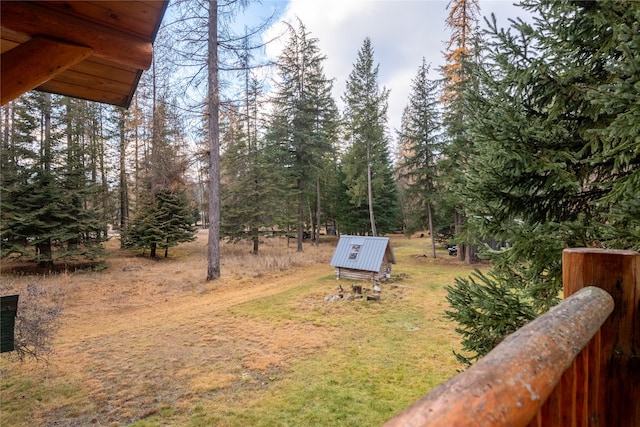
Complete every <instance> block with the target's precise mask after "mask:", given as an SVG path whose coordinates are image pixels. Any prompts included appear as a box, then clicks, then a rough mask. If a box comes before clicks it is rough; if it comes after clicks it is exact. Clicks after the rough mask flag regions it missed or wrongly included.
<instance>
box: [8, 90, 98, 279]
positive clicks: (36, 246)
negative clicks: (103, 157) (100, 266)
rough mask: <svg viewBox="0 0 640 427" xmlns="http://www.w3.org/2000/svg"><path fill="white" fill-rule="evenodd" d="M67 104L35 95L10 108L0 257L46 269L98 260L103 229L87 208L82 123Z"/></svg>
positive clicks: (40, 94)
mask: <svg viewBox="0 0 640 427" xmlns="http://www.w3.org/2000/svg"><path fill="white" fill-rule="evenodd" d="M71 103H72V102H71V101H70V100H68V99H67V98H60V97H53V96H52V95H50V94H42V93H37V92H30V93H27V94H25V95H23V96H22V97H20V98H19V99H18V100H16V101H15V102H14V103H12V108H15V112H14V115H13V119H14V120H13V123H12V126H13V128H12V129H11V132H10V135H8V137H7V138H3V141H4V144H3V145H4V146H3V155H2V165H1V166H2V197H1V198H0V200H1V203H2V209H1V218H2V227H1V228H2V241H3V244H2V257H5V256H9V255H12V254H13V255H23V256H27V257H28V259H30V260H32V261H35V262H37V263H38V264H39V266H40V267H43V268H49V269H50V268H52V267H53V265H54V261H56V260H65V261H67V260H71V259H75V258H77V257H83V258H89V259H94V258H96V257H97V256H99V255H100V249H101V246H100V231H101V230H102V229H103V228H104V225H103V224H101V222H100V221H99V220H98V219H97V218H96V217H95V215H94V213H93V212H92V211H91V210H90V209H88V208H87V206H86V201H87V199H88V198H89V196H90V191H91V187H90V185H89V183H88V182H87V173H86V169H85V166H84V150H83V148H82V145H81V144H80V140H79V139H80V138H81V136H84V133H85V130H84V127H83V123H84V118H83V117H78V116H76V115H74V114H73V113H72V110H71ZM59 118H61V119H62V120H59ZM64 132H66V134H67V138H66V146H65V144H64V143H63V140H64V138H63V135H64ZM5 148H6V152H5V151H4V149H5Z"/></svg>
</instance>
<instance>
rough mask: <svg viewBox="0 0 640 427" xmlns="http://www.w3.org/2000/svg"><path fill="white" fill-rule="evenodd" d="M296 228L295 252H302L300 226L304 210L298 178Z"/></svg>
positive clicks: (300, 183) (302, 221) (300, 181)
mask: <svg viewBox="0 0 640 427" xmlns="http://www.w3.org/2000/svg"><path fill="white" fill-rule="evenodd" d="M296 187H297V189H298V220H297V222H298V226H297V232H298V233H297V234H298V235H297V239H296V240H297V241H298V249H297V252H303V250H302V232H303V230H302V224H303V223H304V210H303V209H302V180H300V178H298V184H297V186H296Z"/></svg>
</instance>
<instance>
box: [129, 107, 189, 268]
mask: <svg viewBox="0 0 640 427" xmlns="http://www.w3.org/2000/svg"><path fill="white" fill-rule="evenodd" d="M175 111H176V109H175V107H173V108H172V106H171V105H170V104H169V103H168V102H167V101H166V100H164V99H162V98H161V99H160V100H159V101H158V106H157V108H156V111H155V112H154V115H155V118H154V121H153V122H154V127H156V130H155V132H156V137H155V138H154V139H153V141H152V143H153V146H152V148H151V151H152V155H151V157H150V166H149V168H150V173H149V174H148V175H147V180H146V183H145V189H146V191H144V192H143V193H141V199H140V203H139V205H138V206H137V207H136V212H135V216H134V218H133V220H132V221H131V223H130V226H129V227H127V230H126V233H123V235H122V238H123V239H124V242H125V246H126V247H129V248H137V249H146V248H149V249H150V256H151V257H152V258H153V257H155V256H156V251H157V249H158V248H163V249H164V250H165V257H166V256H167V254H168V248H169V247H171V246H175V245H177V244H179V243H181V242H187V241H190V240H193V239H194V238H195V228H194V227H192V224H193V223H194V220H195V217H194V215H193V209H192V207H191V201H190V200H189V198H188V197H187V192H186V187H185V182H184V174H185V172H186V168H187V162H186V159H185V157H184V154H183V153H181V152H180V147H181V146H182V145H183V144H182V142H183V141H182V138H181V129H180V122H179V120H178V118H177V117H176V116H175Z"/></svg>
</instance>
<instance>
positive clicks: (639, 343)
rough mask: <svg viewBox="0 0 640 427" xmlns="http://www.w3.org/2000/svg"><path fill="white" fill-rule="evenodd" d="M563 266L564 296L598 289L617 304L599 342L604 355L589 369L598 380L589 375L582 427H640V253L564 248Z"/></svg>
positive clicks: (601, 332)
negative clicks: (582, 290) (588, 289)
mask: <svg viewBox="0 0 640 427" xmlns="http://www.w3.org/2000/svg"><path fill="white" fill-rule="evenodd" d="M562 264H563V269H562V271H563V273H562V276H563V277H562V279H563V286H564V295H565V297H568V296H570V295H572V294H574V293H575V292H577V291H578V290H580V289H582V288H583V287H587V286H595V287H599V288H601V289H604V290H605V291H607V292H608V293H609V294H610V295H611V296H612V297H613V300H614V302H615V308H614V311H613V313H612V314H611V315H610V316H609V317H608V319H607V320H606V321H605V323H604V324H603V325H602V327H601V329H600V332H599V336H597V337H595V339H594V341H595V340H599V341H600V343H599V346H598V347H599V353H600V354H599V355H598V356H596V355H595V354H593V353H592V355H593V356H596V357H593V359H594V360H589V364H590V365H591V367H592V369H595V370H596V371H599V375H593V373H592V374H591V375H590V376H589V387H588V388H589V390H588V391H587V393H588V394H589V400H590V402H589V403H588V413H587V414H585V415H586V416H587V424H583V425H588V426H605V425H606V426H640V305H639V302H640V254H638V253H637V252H633V251H622V250H604V249H565V250H564V252H563V254H562ZM592 344H593V343H592ZM590 345H591V344H590ZM593 351H594V352H595V353H597V352H598V349H595V348H594V349H593ZM589 359H592V357H591V356H590V357H589Z"/></svg>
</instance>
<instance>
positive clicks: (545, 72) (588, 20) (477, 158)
mask: <svg viewBox="0 0 640 427" xmlns="http://www.w3.org/2000/svg"><path fill="white" fill-rule="evenodd" d="M523 5H524V7H525V8H526V9H528V10H530V11H531V12H532V13H533V14H534V16H537V17H538V18H537V19H536V21H535V24H534V25H530V24H528V23H524V22H514V23H513V24H512V25H511V28H510V29H509V30H508V31H504V30H501V29H498V28H497V25H496V24H495V20H494V21H493V23H492V24H491V26H490V28H489V29H488V34H489V36H490V37H489V40H488V44H487V49H486V52H485V53H486V56H487V61H486V62H485V64H484V65H483V66H482V67H479V68H478V69H477V70H476V75H477V76H478V78H479V80H478V87H477V88H474V90H471V91H469V93H468V98H467V101H466V102H467V103H466V105H467V110H465V114H467V117H469V118H470V120H469V123H470V128H469V134H470V136H471V137H472V138H473V141H474V144H475V150H474V153H473V155H472V157H471V158H470V159H469V165H470V167H469V169H468V180H467V187H466V189H465V196H466V197H467V198H468V200H470V201H471V203H469V204H468V205H467V213H468V218H474V222H473V223H472V224H471V226H472V227H473V228H474V231H475V232H476V233H478V234H479V235H481V236H484V237H487V238H489V237H491V238H494V239H498V240H504V241H506V242H508V245H509V246H510V247H509V248H508V249H506V250H503V251H497V252H496V251H486V254H487V256H489V257H490V258H491V259H492V262H493V265H492V270H491V272H490V273H487V274H486V275H485V274H480V273H476V274H475V275H473V276H472V277H470V278H469V279H468V280H463V279H459V280H457V281H456V283H455V285H454V286H452V287H450V288H449V289H448V292H449V296H448V299H449V301H450V303H451V304H452V310H451V311H450V312H449V314H450V316H451V317H452V318H454V319H455V320H456V321H457V322H458V323H459V324H460V325H461V328H460V329H461V330H462V331H464V333H465V337H466V341H465V344H464V347H465V349H466V350H467V351H469V354H468V355H467V359H468V360H473V359H475V358H476V357H478V356H480V355H483V354H484V353H485V352H486V351H487V350H488V349H490V348H491V347H492V346H493V345H495V344H496V343H497V342H499V341H500V339H502V338H503V336H504V334H505V333H507V332H509V331H510V330H513V329H514V328H516V327H517V326H519V325H520V324H522V323H523V322H525V321H526V320H528V318H530V317H533V316H535V315H537V314H539V313H541V312H544V311H546V310H547V309H548V308H549V307H550V306H552V305H553V304H555V303H556V302H557V297H558V293H559V290H560V287H561V278H562V277H561V276H562V274H561V273H562V269H561V253H562V250H563V249H564V248H566V247H581V246H586V247H594V246H595V247H606V248H623V249H626V248H633V247H637V245H638V243H637V240H636V239H634V236H637V235H638V222H637V212H638V211H637V210H636V209H637V207H636V208H634V207H633V206H634V205H635V206H637V195H638V194H640V184H638V180H637V177H638V172H637V170H638V168H637V166H638V164H639V163H640V151H639V150H637V149H635V148H634V147H635V145H637V143H634V142H633V141H634V138H637V132H636V131H637V123H636V122H635V121H633V118H637V117H638V106H637V103H635V101H632V102H629V101H624V100H625V99H627V95H630V96H631V98H633V96H634V95H635V94H637V88H636V89H633V88H632V86H633V85H637V81H638V77H637V72H633V71H631V70H633V69H636V70H637V68H636V67H637V65H638V63H639V62H638V58H639V56H638V52H640V50H639V49H638V37H637V31H636V30H637V28H638V21H639V18H640V5H638V4H636V3H619V2H555V1H550V0H549V1H541V2H525V3H523ZM634 28H635V29H636V30H634ZM634 90H635V92H634ZM623 91H629V93H624V92H623ZM631 98H629V99H631ZM633 99H635V98H633ZM472 111H482V112H483V114H471V113H472ZM630 118H631V119H632V121H629V119H630ZM469 294H472V295H474V296H473V297H468V295H469ZM514 319H515V320H514ZM505 325H510V326H511V328H505V327H504V326H505ZM489 333H490V334H491V335H492V336H493V337H494V338H492V342H491V343H490V345H489V344H488V343H487V341H486V339H485V337H486V336H487V334H489Z"/></svg>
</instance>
